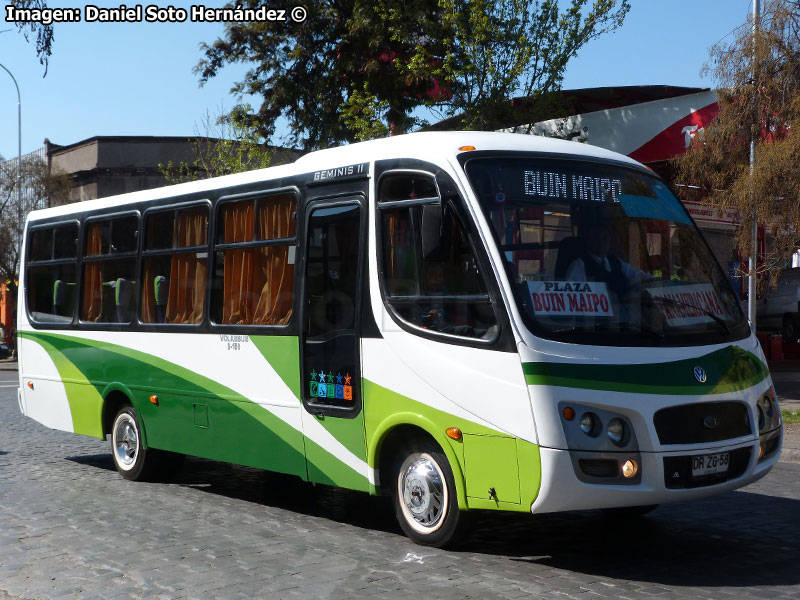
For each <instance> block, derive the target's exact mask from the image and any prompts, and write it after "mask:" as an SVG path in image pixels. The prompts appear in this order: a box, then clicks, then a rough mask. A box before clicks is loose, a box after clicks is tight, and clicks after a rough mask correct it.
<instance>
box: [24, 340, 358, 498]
mask: <svg viewBox="0 0 800 600" xmlns="http://www.w3.org/2000/svg"><path fill="white" fill-rule="evenodd" d="M20 335H22V336H23V337H26V338H28V339H31V340H33V341H35V342H37V343H39V344H41V345H42V347H43V348H44V349H45V350H46V351H47V352H48V354H49V355H50V356H51V358H52V360H53V361H54V363H55V364H56V367H57V368H58V370H59V374H60V375H61V377H62V380H63V381H64V383H65V388H66V389H67V390H68V394H67V398H68V401H69V403H70V410H71V411H72V414H73V420H74V431H75V433H79V434H84V435H93V436H95V437H100V438H102V437H103V436H102V431H101V418H100V411H101V410H102V404H103V399H102V397H101V395H100V390H103V389H105V387H106V385H107V384H109V383H110V382H114V383H120V384H122V385H124V386H125V387H127V388H128V389H129V390H130V392H131V393H132V394H133V395H134V398H131V401H132V402H133V403H134V404H135V405H136V406H137V409H138V410H140V411H141V413H142V419H143V421H144V425H145V431H146V434H147V435H148V438H152V437H153V435H154V434H156V437H160V438H162V439H164V438H167V437H168V439H169V443H168V444H166V445H165V444H163V443H161V444H158V445H155V446H154V447H163V448H165V449H170V450H173V451H176V452H183V453H185V454H191V455H193V456H201V457H205V458H211V459H213V460H222V461H226V462H232V463H237V464H242V465H246V466H252V467H258V468H263V469H270V470H276V471H283V472H287V473H293V474H296V475H300V476H301V477H303V479H305V478H306V477H307V474H306V464H305V449H304V446H303V444H304V442H303V437H302V433H301V432H299V431H298V430H297V429H295V428H294V427H292V426H291V425H289V424H288V423H286V422H284V421H282V420H281V419H279V418H278V417H277V416H275V415H273V414H272V413H271V412H269V411H268V410H266V409H265V408H263V407H262V406H260V405H258V404H257V403H255V402H252V401H251V400H249V399H248V398H245V397H243V396H241V395H240V394H237V393H236V392H234V391H233V390H231V389H230V388H227V387H226V386H223V385H221V384H219V383H217V382H215V381H214V380H212V379H209V378H207V377H204V376H203V375H200V374H198V373H195V372H194V371H191V370H188V369H185V368H183V367H181V366H179V365H176V364H174V363H171V362H169V361H165V360H163V359H159V358H157V357H154V356H152V355H150V354H146V353H143V352H139V351H137V350H132V349H130V348H126V347H124V346H118V345H115V344H110V343H106V342H97V341H93V340H85V339H82V338H76V337H72V336H66V335H62V334H52V333H38V332H20ZM295 339H296V338H295ZM265 345H266V344H262V346H265ZM295 356H296V354H295ZM281 375H282V377H284V376H286V372H285V371H284V373H283V374H281ZM76 383H80V384H84V386H83V387H82V389H80V390H76V389H73V388H74V384H76ZM86 384H90V385H86ZM295 387H296V386H295ZM89 389H91V390H92V392H91V394H89V395H88V396H87V394H86V391H87V390H89ZM70 390H71V391H70ZM154 393H155V394H157V395H158V397H159V406H154V405H153V404H151V403H150V402H149V401H148V397H149V395H151V394H154ZM192 404H194V405H195V406H208V407H211V408H212V409H214V411H215V412H217V413H218V414H224V418H219V419H216V420H214V419H212V420H211V423H210V427H207V428H205V427H198V426H197V424H196V420H195V418H194V416H193V415H192V414H191V412H190V411H191V410H192V407H191V405H192ZM165 408H167V409H169V408H173V411H172V413H173V414H170V415H168V416H167V417H166V418H164V417H163V416H161V415H164V414H166V413H167V411H165V410H164V409H165ZM76 415H77V418H76ZM157 415H158V416H157ZM159 430H161V431H160V432H159ZM306 443H309V441H306ZM320 461H324V463H325V464H320V465H315V464H313V463H309V465H308V469H309V471H312V472H314V473H323V474H324V477H321V479H323V480H324V481H326V482H328V481H329V482H331V483H333V484H335V485H341V486H346V487H354V488H356V489H364V490H366V489H368V487H369V484H368V482H367V479H366V477H365V476H364V475H361V474H359V473H357V472H356V471H354V470H353V469H352V468H351V467H350V466H348V465H346V464H344V463H342V462H341V461H340V460H339V459H337V458H336V457H335V456H333V455H331V454H330V453H328V452H327V451H326V457H325V458H324V459H317V462H320Z"/></svg>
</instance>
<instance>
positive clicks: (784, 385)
mask: <svg viewBox="0 0 800 600" xmlns="http://www.w3.org/2000/svg"><path fill="white" fill-rule="evenodd" d="M769 368H770V372H771V374H772V381H773V382H774V384H775V390H776V391H777V392H778V398H779V400H780V403H781V409H783V410H788V411H792V412H797V411H800V360H781V361H773V362H770V364H769ZM16 370H17V361H16V360H10V359H5V360H0V371H16ZM781 460H782V461H786V462H800V425H797V424H795V425H787V426H786V427H785V430H784V436H783V450H782V452H781Z"/></svg>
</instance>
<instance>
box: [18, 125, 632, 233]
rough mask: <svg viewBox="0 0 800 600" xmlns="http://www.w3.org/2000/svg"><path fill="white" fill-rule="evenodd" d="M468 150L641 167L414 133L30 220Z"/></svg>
mask: <svg viewBox="0 0 800 600" xmlns="http://www.w3.org/2000/svg"><path fill="white" fill-rule="evenodd" d="M464 146H474V148H475V149H476V150H508V151H516V152H546V153H550V154H563V155H565V156H583V157H587V158H597V159H601V160H614V161H617V162H624V163H629V164H630V165H631V166H639V167H641V165H640V164H639V163H638V162H636V161H634V160H632V159H630V158H628V157H627V156H624V155H622V154H618V153H616V152H612V151H610V150H605V149H603V148H599V147H597V146H591V145H589V144H584V143H579V142H572V141H567V140H559V139H553V138H546V137H541V136H534V135H523V134H515V133H499V132H485V131H457V132H456V131H453V132H446V131H442V132H416V133H409V134H405V135H398V136H393V137H388V138H382V139H378V140H370V141H367V142H359V143H356V144H349V145H345V146H338V147H335V148H328V149H326V150H317V151H315V152H310V153H308V154H306V155H305V156H302V157H300V158H299V159H297V160H296V161H295V162H294V163H290V164H286V165H281V166H277V167H269V168H266V169H256V170H253V171H246V172H244V173H235V174H232V175H225V176H222V177H214V178H210V179H202V180H198V181H191V182H187V183H180V184H177V185H171V186H163V187H159V188H152V189H148V190H142V191H138V192H130V193H127V194H120V195H118V196H108V197H105V198H98V199H96V200H87V201H84V202H80V203H72V204H65V205H62V206H57V207H54V208H48V209H43V210H38V211H33V212H32V213H31V214H30V215H29V217H28V219H29V220H31V221H33V220H38V219H43V218H49V217H56V216H60V215H68V214H72V213H75V212H83V211H89V210H96V209H102V208H112V207H114V206H124V205H126V204H129V203H132V202H142V201H148V200H156V199H159V198H164V197H169V196H182V195H187V194H193V193H198V192H203V191H207V190H215V189H219V188H226V187H230V186H234V185H243V184H248V183H255V182H258V181H268V180H271V179H278V178H281V177H288V176H292V175H299V174H302V173H311V172H313V171H316V170H319V169H332V168H336V167H341V166H346V165H352V164H357V163H366V162H372V161H374V160H381V159H388V158H400V157H409V158H417V159H420V160H428V161H430V162H436V161H437V160H439V161H441V159H442V158H447V159H451V158H455V157H456V156H457V155H458V154H461V153H462V152H463V151H462V150H461V149H460V148H462V147H464Z"/></svg>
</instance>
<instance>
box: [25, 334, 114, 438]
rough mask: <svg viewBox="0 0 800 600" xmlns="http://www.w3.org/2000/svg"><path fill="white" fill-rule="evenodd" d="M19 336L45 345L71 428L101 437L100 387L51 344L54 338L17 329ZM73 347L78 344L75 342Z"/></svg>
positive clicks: (101, 401)
mask: <svg viewBox="0 0 800 600" xmlns="http://www.w3.org/2000/svg"><path fill="white" fill-rule="evenodd" d="M19 336H20V337H23V338H28V339H34V341H36V342H37V343H39V344H40V345H41V346H42V348H44V350H45V351H46V352H47V354H48V355H49V356H50V358H51V359H52V361H53V364H55V366H56V369H57V370H58V374H59V376H60V377H61V381H62V382H63V383H64V393H65V394H66V396H67V402H68V403H69V411H70V414H71V416H72V430H73V431H74V432H75V433H80V434H83V435H89V436H92V437H96V438H100V439H103V424H102V411H103V397H102V395H101V392H102V390H101V389H99V388H98V387H96V386H94V385H92V383H91V382H90V381H89V379H88V378H87V377H86V376H85V375H84V373H83V371H82V370H81V369H80V368H79V367H78V366H77V365H76V364H75V363H73V362H72V361H71V360H69V359H68V358H67V356H66V354H65V353H64V352H63V351H62V350H61V348H60V347H59V344H55V343H52V342H53V340H49V339H46V338H44V337H43V336H41V337H40V336H33V335H30V334H28V332H25V331H20V332H19ZM62 344H63V342H62ZM74 346H75V347H78V345H77V344H75V345H74Z"/></svg>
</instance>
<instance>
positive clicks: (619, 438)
mask: <svg viewBox="0 0 800 600" xmlns="http://www.w3.org/2000/svg"><path fill="white" fill-rule="evenodd" d="M625 429H626V427H625V421H623V420H622V419H618V418H616V417H614V418H613V419H611V420H610V421H609V422H608V428H607V430H606V434H607V435H608V439H610V440H611V441H612V442H613V443H614V445H616V446H624V445H625V438H626V437H627V435H626V433H627V432H626V431H625Z"/></svg>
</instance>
